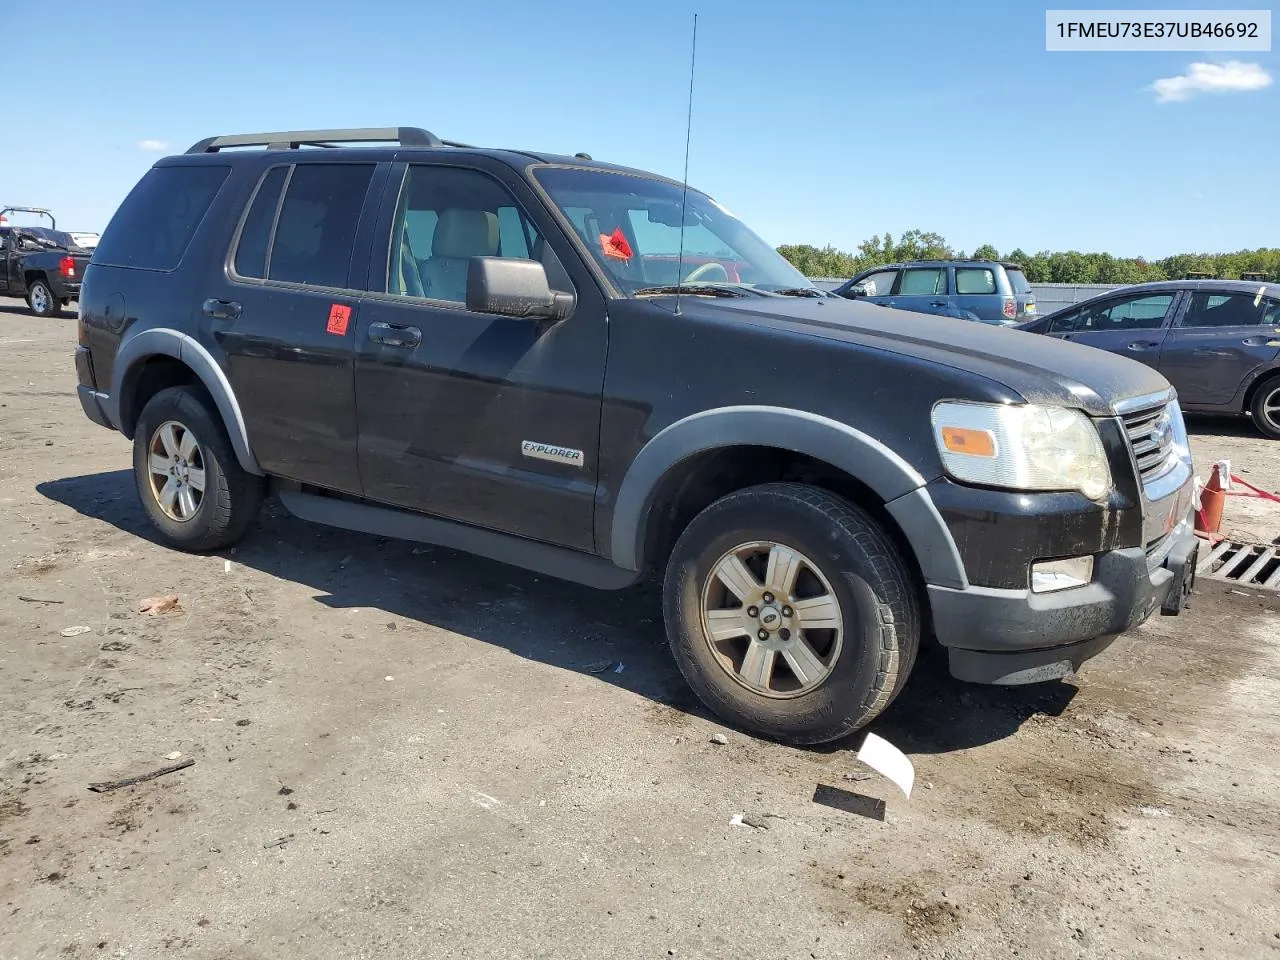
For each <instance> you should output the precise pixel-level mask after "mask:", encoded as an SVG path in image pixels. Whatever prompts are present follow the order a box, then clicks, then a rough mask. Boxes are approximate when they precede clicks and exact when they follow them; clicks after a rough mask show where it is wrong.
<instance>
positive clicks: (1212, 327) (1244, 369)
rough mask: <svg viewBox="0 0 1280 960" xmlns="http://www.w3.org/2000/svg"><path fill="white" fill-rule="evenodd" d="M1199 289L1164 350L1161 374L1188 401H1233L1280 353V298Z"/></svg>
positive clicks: (1261, 289)
mask: <svg viewBox="0 0 1280 960" xmlns="http://www.w3.org/2000/svg"><path fill="white" fill-rule="evenodd" d="M1265 290H1266V288H1265V287H1259V288H1258V290H1257V291H1256V292H1255V293H1240V292H1235V291H1218V292H1214V291H1212V290H1198V291H1195V292H1194V293H1192V294H1191V297H1190V303H1189V304H1188V306H1187V309H1186V311H1185V312H1184V313H1183V314H1182V316H1181V318H1179V320H1178V322H1177V324H1176V326H1174V328H1173V330H1172V331H1171V332H1170V334H1169V337H1168V338H1167V339H1166V340H1165V343H1164V346H1163V348H1162V349H1161V351H1160V372H1161V373H1163V374H1164V375H1165V376H1166V377H1168V378H1169V382H1170V383H1172V384H1173V385H1174V386H1175V387H1177V389H1178V397H1179V399H1180V400H1181V401H1182V402H1183V403H1196V404H1219V403H1228V402H1230V401H1231V399H1232V398H1233V397H1235V395H1236V393H1237V390H1238V388H1239V386H1240V384H1241V382H1242V381H1243V380H1245V378H1247V377H1249V375H1250V374H1251V373H1253V372H1254V371H1255V370H1257V368H1258V367H1260V366H1262V365H1263V364H1266V363H1270V362H1271V361H1273V360H1275V359H1276V357H1277V355H1278V354H1280V300H1277V299H1275V298H1273V297H1268V296H1265Z"/></svg>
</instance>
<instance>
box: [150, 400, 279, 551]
mask: <svg viewBox="0 0 1280 960" xmlns="http://www.w3.org/2000/svg"><path fill="white" fill-rule="evenodd" d="M133 475H134V481H135V483H136V484H137V487H138V496H139V498H140V499H141V500H142V507H143V509H144V510H145V511H146V513H147V518H148V519H149V520H150V521H151V523H152V524H153V525H154V526H155V528H156V529H157V530H159V531H160V534H161V536H162V537H163V538H164V540H165V541H166V542H168V543H169V544H170V545H172V546H174V547H177V548H179V549H181V550H190V551H193V552H201V551H206V550H217V549H219V548H222V547H227V546H230V545H231V544H233V543H236V542H237V541H238V540H240V538H241V537H242V536H244V532H245V530H246V529H247V528H248V526H249V524H250V523H252V522H253V520H254V518H255V517H256V516H257V513H258V508H259V507H260V506H261V505H262V496H263V480H262V478H261V477H257V476H254V475H253V474H251V473H249V472H247V471H246V470H245V469H244V468H243V467H241V466H240V462H239V461H238V460H237V459H236V455H235V451H234V450H232V448H231V441H230V440H229V439H228V438H227V432H226V429H225V428H224V427H223V425H222V420H221V418H220V417H219V416H218V415H217V413H216V412H215V411H214V409H213V406H212V403H211V401H210V400H209V399H208V396H207V394H205V393H204V391H203V390H201V389H199V388H197V387H170V388H168V389H167V390H161V391H160V392H159V393H157V394H156V395H155V396H154V397H152V398H151V399H150V400H149V401H148V402H147V405H146V406H145V407H144V408H143V410H142V415H141V416H140V417H139V418H138V425H137V430H136V432H135V433H134V438H133Z"/></svg>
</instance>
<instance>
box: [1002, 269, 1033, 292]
mask: <svg viewBox="0 0 1280 960" xmlns="http://www.w3.org/2000/svg"><path fill="white" fill-rule="evenodd" d="M1004 272H1005V273H1006V274H1007V275H1008V277H1009V286H1010V287H1012V288H1013V292H1014V293H1017V294H1023V293H1030V292H1031V284H1029V283H1027V278H1026V275H1025V274H1024V273H1023V272H1022V271H1021V270H1018V269H1016V268H1013V267H1005V270H1004Z"/></svg>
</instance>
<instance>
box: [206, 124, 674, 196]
mask: <svg viewBox="0 0 1280 960" xmlns="http://www.w3.org/2000/svg"><path fill="white" fill-rule="evenodd" d="M244 147H261V148H264V149H263V150H242V149H240V148H244ZM303 148H311V149H313V150H314V151H315V152H323V153H325V154H326V155H334V156H338V157H340V156H349V155H350V154H351V153H356V154H358V155H359V156H364V157H370V158H371V159H375V158H376V159H389V158H390V157H391V156H393V155H397V154H401V153H402V151H404V150H424V151H430V152H433V153H434V152H437V151H441V152H450V153H459V154H463V155H471V156H486V157H494V158H496V159H500V160H502V161H504V162H505V163H507V164H509V165H510V166H513V167H515V168H517V169H520V168H522V167H526V166H528V165H529V162H530V161H534V162H536V163H547V164H564V165H567V166H574V167H580V168H585V169H590V170H600V171H602V172H609V173H623V174H629V175H631V176H642V177H649V178H652V179H656V180H665V181H667V182H668V183H675V182H677V181H674V180H671V179H670V178H669V177H662V176H659V175H658V174H654V173H650V172H649V171H647V170H640V169H637V168H635V167H626V166H621V165H619V164H614V163H606V162H604V161H601V160H595V159H593V158H592V157H591V156H589V155H588V154H586V153H577V154H574V155H572V156H569V155H567V154H558V153H543V152H537V151H532V150H519V149H514V148H504V147H479V146H474V145H472V144H467V143H457V142H455V141H452V140H442V139H441V138H439V137H437V136H436V135H435V134H434V133H431V132H430V131H429V130H423V129H422V128H420V127H362V128H353V129H342V130H336V129H335V130H285V131H277V132H271V133H239V134H230V135H226V136H217V137H206V138H205V139H203V140H199V141H197V142H196V143H194V144H192V145H191V147H189V148H188V149H187V151H186V154H185V155H186V156H217V157H220V158H222V160H223V161H224V162H225V160H226V159H228V158H230V157H236V156H242V155H246V154H247V155H249V156H259V157H260V156H261V155H262V153H263V152H264V151H268V150H269V151H284V150H301V149H303ZM229 149H230V150H233V151H234V152H231V153H227V152H224V151H227V150H229ZM308 152H311V150H309V151H308Z"/></svg>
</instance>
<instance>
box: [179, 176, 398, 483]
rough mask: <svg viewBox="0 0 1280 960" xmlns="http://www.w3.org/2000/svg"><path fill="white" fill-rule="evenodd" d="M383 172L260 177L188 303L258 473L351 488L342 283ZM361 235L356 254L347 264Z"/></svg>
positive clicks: (350, 310) (349, 350)
mask: <svg viewBox="0 0 1280 960" xmlns="http://www.w3.org/2000/svg"><path fill="white" fill-rule="evenodd" d="M388 167H389V164H384V165H383V168H382V170H381V171H378V168H377V166H376V165H375V164H373V163H310V162H306V163H294V164H290V163H283V164H281V165H279V166H275V167H272V168H271V169H269V170H268V171H266V173H264V175H263V177H262V179H261V181H260V182H259V184H258V187H257V190H256V192H255V194H254V196H253V197H252V198H251V199H250V203H249V210H248V214H247V216H246V218H245V220H244V223H243V226H242V228H241V230H240V235H239V238H238V240H237V243H236V246H235V249H234V250H233V251H232V254H231V257H230V259H229V262H228V264H226V266H225V269H224V265H223V264H221V263H220V264H218V268H217V272H216V276H215V277H213V278H212V280H211V282H210V284H209V288H208V289H207V290H206V291H203V292H202V297H201V301H202V303H201V305H200V309H202V310H203V313H202V316H201V332H202V339H204V340H205V341H206V342H212V344H214V345H215V346H216V348H217V350H218V352H220V353H221V355H222V357H221V360H222V363H223V364H224V366H225V369H226V372H227V377H228V379H229V380H230V381H231V386H232V388H233V389H234V391H235V395H236V398H237V400H238V401H239V403H240V409H241V413H242V414H243V416H244V420H245V427H246V429H247V431H248V434H249V443H250V446H251V447H252V449H253V451H254V454H255V455H256V456H257V458H258V462H259V463H260V464H261V465H262V467H263V469H265V470H266V471H267V472H268V473H270V474H273V475H276V476H280V477H286V478H288V479H291V480H298V481H302V482H304V483H311V484H315V485H317V486H322V487H327V488H330V489H333V490H339V491H343V492H346V493H352V494H359V493H360V478H359V471H358V466H357V458H356V412H355V347H354V344H355V324H356V319H357V316H358V314H359V310H360V292H359V291H357V290H355V289H353V288H354V287H356V286H357V285H362V284H357V283H353V282H352V281H351V280H350V278H349V274H350V273H351V272H352V270H353V259H354V261H355V262H356V263H357V264H358V266H357V267H355V268H354V269H355V270H357V271H358V272H361V273H362V272H363V269H364V267H365V264H366V263H367V246H368V236H369V233H370V232H371V230H372V225H373V221H374V219H375V218H376V216H377V206H376V199H375V200H374V201H373V202H368V203H366V196H372V195H373V194H374V193H376V189H377V186H376V185H377V183H379V182H381V181H383V180H384V179H385V173H386V169H387V168H388ZM379 172H380V173H381V174H382V176H375V173H379ZM282 196H283V200H282ZM366 209H368V210H369V212H368V213H367V214H364V211H365V210H366ZM362 216H363V217H364V224H363V226H362ZM361 235H363V238H364V248H365V251H366V253H364V254H363V255H360V256H356V257H354V258H353V252H354V251H355V250H356V249H357V248H358V247H359V246H360V243H359V242H358V239H357V238H358V237H359V236H361Z"/></svg>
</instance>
